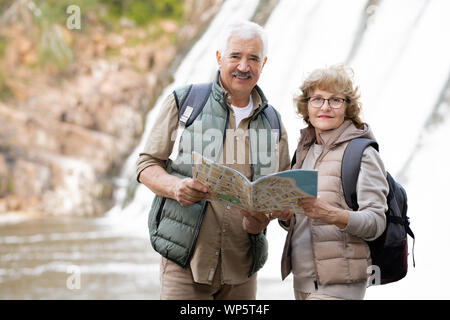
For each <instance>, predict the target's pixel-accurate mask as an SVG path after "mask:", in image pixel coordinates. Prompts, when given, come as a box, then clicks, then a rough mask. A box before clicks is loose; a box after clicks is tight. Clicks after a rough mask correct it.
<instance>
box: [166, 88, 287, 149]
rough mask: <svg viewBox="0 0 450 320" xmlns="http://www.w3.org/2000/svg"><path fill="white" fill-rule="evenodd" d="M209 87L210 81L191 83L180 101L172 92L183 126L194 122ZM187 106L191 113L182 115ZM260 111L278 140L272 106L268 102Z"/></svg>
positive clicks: (277, 121)
mask: <svg viewBox="0 0 450 320" xmlns="http://www.w3.org/2000/svg"><path fill="white" fill-rule="evenodd" d="M211 89H212V83H200V84H191V85H190V86H189V88H188V92H187V93H186V95H185V97H184V99H183V100H182V101H179V100H178V96H177V94H176V92H175V91H174V92H173V95H174V97H175V101H176V104H177V107H178V119H179V120H180V121H181V122H183V123H182V125H183V126H185V127H188V126H190V125H191V124H192V123H193V122H194V120H195V119H196V118H197V116H198V115H199V114H200V112H201V111H202V109H203V107H204V106H205V104H206V101H208V97H209V95H210V93H211ZM188 106H190V107H192V108H193V111H192V113H191V114H189V116H187V117H183V115H184V112H185V110H186V108H187V107H188ZM262 113H263V114H264V116H265V117H266V119H267V121H269V124H270V127H271V128H272V129H275V130H278V140H280V139H281V124H280V119H279V118H278V114H277V113H276V111H275V109H274V107H272V106H271V105H270V104H269V105H268V106H267V107H266V108H264V110H263V112H262Z"/></svg>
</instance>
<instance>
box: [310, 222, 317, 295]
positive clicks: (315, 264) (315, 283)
mask: <svg viewBox="0 0 450 320" xmlns="http://www.w3.org/2000/svg"><path fill="white" fill-rule="evenodd" d="M308 221H309V232H310V233H311V252H312V256H313V263H314V274H315V276H316V278H315V279H314V288H316V290H318V289H319V286H318V282H319V273H318V272H317V263H316V255H315V253H314V243H313V232H312V221H311V219H310V218H308Z"/></svg>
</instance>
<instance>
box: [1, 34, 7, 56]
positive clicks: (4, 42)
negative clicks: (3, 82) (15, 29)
mask: <svg viewBox="0 0 450 320" xmlns="http://www.w3.org/2000/svg"><path fill="white" fill-rule="evenodd" d="M6 41H7V40H6V38H5V37H2V36H1V35H0V58H1V57H3V53H4V51H5V47H6Z"/></svg>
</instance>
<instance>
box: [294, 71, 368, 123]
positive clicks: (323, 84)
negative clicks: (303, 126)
mask: <svg viewBox="0 0 450 320" xmlns="http://www.w3.org/2000/svg"><path fill="white" fill-rule="evenodd" d="M352 78H353V70H352V69H350V68H348V67H346V66H344V65H342V64H339V65H334V66H331V67H327V68H323V69H316V70H314V71H312V72H311V73H310V74H309V76H308V77H307V78H306V80H305V81H304V82H303V84H302V85H301V86H300V91H301V93H300V94H299V95H297V96H295V97H294V103H295V105H296V106H297V112H298V114H299V115H300V116H302V117H303V120H304V121H305V122H306V123H307V124H308V125H310V124H311V122H310V121H309V114H308V99H309V98H310V96H311V94H313V92H314V90H316V89H320V90H325V91H329V92H332V93H335V94H342V95H344V96H345V99H346V104H347V106H346V110H345V118H346V119H350V120H352V121H353V123H354V124H355V126H356V127H357V128H360V127H361V126H362V124H363V121H362V120H361V118H360V117H359V114H360V112H361V103H360V102H359V97H360V95H359V93H358V90H359V88H358V87H353V81H352Z"/></svg>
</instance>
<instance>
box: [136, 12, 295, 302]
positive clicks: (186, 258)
mask: <svg viewBox="0 0 450 320" xmlns="http://www.w3.org/2000/svg"><path fill="white" fill-rule="evenodd" d="M266 48H267V41H266V36H265V33H264V29H263V28H262V27H261V26H259V25H257V24H255V23H252V22H248V21H244V22H239V23H235V24H232V25H230V26H229V27H227V28H226V29H225V31H224V34H223V40H222V45H221V47H220V48H219V50H218V51H217V52H216V58H217V63H218V66H219V71H218V72H217V75H216V78H215V80H214V81H213V83H212V87H211V91H210V93H209V96H208V97H207V101H206V103H205V105H204V107H203V109H202V110H201V112H200V114H199V115H197V116H196V118H195V122H194V123H193V124H192V125H190V126H186V128H184V127H183V130H182V131H181V141H183V143H181V144H178V143H175V141H173V140H174V139H173V138H172V137H174V136H175V134H174V132H179V133H180V130H179V114H178V112H179V107H180V105H179V104H180V102H181V101H183V99H184V98H185V96H186V95H187V91H188V90H187V88H188V87H182V88H179V89H177V90H175V91H174V93H173V94H171V95H170V96H168V97H167V98H166V100H165V102H164V104H163V106H162V109H161V112H160V114H159V115H158V118H157V119H156V122H155V123H156V124H155V126H154V127H153V129H152V131H151V133H150V136H149V138H148V140H147V143H146V146H145V149H144V150H143V152H142V153H140V155H139V159H138V163H137V179H138V181H139V182H140V183H143V184H144V185H146V186H147V187H148V188H149V189H150V190H151V191H153V192H154V193H155V194H156V196H155V199H154V201H153V204H152V208H151V210H150V214H149V229H150V238H151V242H152V246H153V248H154V249H155V250H156V251H157V252H159V253H160V254H161V256H162V261H161V266H160V267H161V270H160V273H161V299H202V300H206V299H255V298H256V272H257V271H258V270H259V269H260V268H261V267H262V266H263V265H264V263H265V261H266V259H267V240H266V238H265V231H266V227H267V225H268V223H269V221H270V217H269V215H268V214H261V213H256V212H252V211H244V210H239V209H237V208H234V207H229V206H225V205H223V204H221V203H218V202H207V201H206V199H207V198H208V196H209V195H208V190H207V188H206V186H204V185H203V184H201V183H200V182H199V181H196V180H195V179H193V178H192V164H191V163H186V161H184V162H183V161H180V159H189V158H190V156H191V155H190V154H188V152H190V148H183V147H181V146H185V145H186V142H188V143H192V144H194V141H193V140H194V138H195V137H197V138H198V135H196V134H195V132H194V131H195V130H194V129H193V128H195V127H196V126H197V127H198V126H199V125H200V126H201V130H202V131H201V132H203V133H204V132H205V131H207V130H208V129H210V130H212V129H214V130H219V132H221V133H223V135H222V137H221V138H220V139H217V140H216V142H217V141H219V144H220V148H219V149H220V151H219V152H218V153H219V157H218V158H217V159H215V160H218V161H219V162H221V163H223V164H225V165H227V166H229V167H231V168H233V169H236V170H237V171H239V172H240V173H242V174H243V175H245V176H246V177H247V178H248V179H249V180H254V179H257V178H259V177H261V176H263V175H266V174H268V173H271V172H276V171H282V170H287V169H289V151H288V143H287V134H286V131H285V128H284V126H283V125H282V124H281V126H280V127H281V130H280V131H281V137H279V138H277V139H276V140H274V141H275V142H276V143H275V144H276V146H275V148H273V144H271V143H270V142H267V141H263V142H264V143H261V141H254V140H255V139H257V138H255V135H251V134H249V131H250V130H256V131H267V132H271V133H273V132H274V131H270V130H271V129H272V128H271V126H270V123H269V121H268V119H267V116H265V113H264V112H263V111H264V109H265V108H268V103H267V100H266V98H265V96H264V94H263V92H262V91H261V89H260V88H259V87H258V86H257V85H256V83H257V81H258V79H259V76H260V74H261V72H262V70H263V67H264V64H265V63H266V60H267V57H266ZM275 113H276V116H277V117H278V119H279V120H280V123H281V119H280V118H279V114H278V112H274V114H275ZM280 127H279V129H280ZM263 135H264V134H263ZM256 136H258V135H256ZM193 137H194V138H193ZM201 139H205V138H204V137H203V138H201ZM201 139H200V140H201ZM175 140H176V139H175ZM174 145H175V148H178V149H177V150H175V154H176V156H175V158H176V159H172V157H171V153H172V148H174ZM239 146H241V147H239ZM255 147H256V148H257V150H256V152H253V153H252V152H251V148H255ZM202 148H203V150H200V151H205V143H203V147H202ZM274 150H275V151H274ZM260 154H266V155H267V154H269V155H271V159H272V161H271V163H269V164H267V163H263V161H262V160H261V159H259V158H258V157H257V156H255V155H260ZM169 157H170V158H169ZM177 159H178V160H177ZM172 160H174V161H172ZM273 162H275V163H273ZM277 217H278V216H277Z"/></svg>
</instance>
